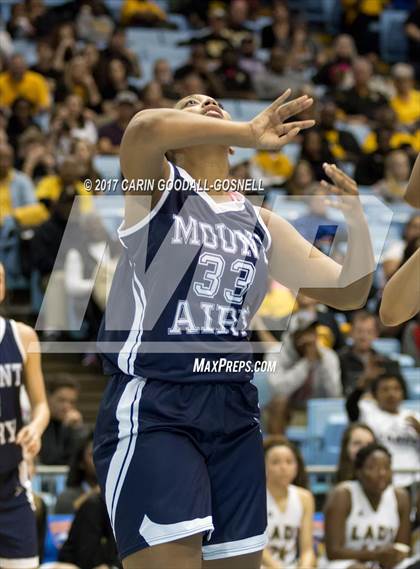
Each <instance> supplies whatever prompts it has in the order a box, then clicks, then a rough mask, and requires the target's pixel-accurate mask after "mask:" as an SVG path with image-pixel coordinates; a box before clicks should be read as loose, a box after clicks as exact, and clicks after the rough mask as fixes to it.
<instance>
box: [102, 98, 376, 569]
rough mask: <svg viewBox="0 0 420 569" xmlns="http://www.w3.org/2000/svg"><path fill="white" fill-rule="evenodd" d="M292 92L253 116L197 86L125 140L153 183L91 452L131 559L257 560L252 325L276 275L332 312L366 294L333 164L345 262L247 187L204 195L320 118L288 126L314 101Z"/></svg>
mask: <svg viewBox="0 0 420 569" xmlns="http://www.w3.org/2000/svg"><path fill="white" fill-rule="evenodd" d="M289 94H290V91H289V90H288V91H287V92H285V93H284V95H282V96H281V97H279V99H277V100H276V101H275V102H274V103H273V104H272V105H270V106H269V107H268V108H267V109H266V110H265V111H264V112H262V113H261V114H259V115H258V116H257V117H256V118H255V119H253V120H252V121H250V122H247V123H239V122H233V121H231V120H230V117H229V115H228V113H226V112H225V111H224V110H223V109H222V107H221V106H220V105H219V104H218V103H217V102H216V101H215V100H214V99H212V98H210V97H208V96H204V95H192V96H188V97H186V98H184V99H182V100H181V101H179V102H178V103H177V104H176V107H175V109H156V110H147V111H143V112H140V113H138V114H137V115H136V116H135V117H134V118H133V119H132V121H131V123H130V124H129V126H128V127H127V129H126V132H125V134H124V138H123V141H122V144H121V166H122V171H123V173H124V176H125V178H126V179H127V180H128V181H129V182H130V183H131V182H136V181H138V180H149V181H150V180H151V181H152V182H153V183H154V189H153V188H149V190H148V196H149V198H148V204H147V205H145V203H144V202H145V200H144V197H143V196H144V194H142V195H140V194H139V193H137V194H136V195H133V194H131V195H129V194H128V195H126V198H125V199H126V213H125V219H124V222H123V225H122V226H121V227H120V229H119V237H120V240H121V243H122V245H123V253H122V255H121V258H120V261H119V264H118V267H117V270H116V273H115V276H114V280H113V283H112V287H111V291H110V296H109V299H108V305H107V310H106V315H105V318H104V320H103V322H102V325H101V330H100V333H99V344H98V345H99V349H100V350H101V351H102V357H103V362H104V370H105V372H106V373H108V374H110V375H112V379H111V380H110V382H109V384H108V387H107V389H106V392H105V394H104V398H103V401H102V404H101V408H100V410H99V413H98V419H97V426H96V432H95V444H94V460H95V464H96V468H97V473H98V479H99V481H100V485H101V489H102V492H103V496H104V498H105V501H106V504H107V508H108V513H109V516H110V520H111V524H112V527H113V530H114V533H115V536H116V541H117V546H118V550H119V555H120V557H121V559H122V560H123V565H124V567H125V569H162V568H164V567H165V568H171V569H172V568H173V569H177V568H178V569H199V568H201V567H203V568H206V569H207V568H208V569H211V568H215V569H216V568H226V569H228V568H231V569H235V568H238V569H239V568H240V569H257V568H259V567H260V565H261V552H262V550H263V549H264V547H265V545H266V543H267V540H266V535H265V530H266V526H267V515H266V493H265V472H264V455H263V449H262V436H261V431H260V428H259V409H258V400H257V392H256V388H255V387H254V386H253V385H252V384H251V383H250V380H251V379H252V377H253V371H252V366H250V364H251V362H252V350H251V345H250V342H249V322H250V320H251V318H252V317H253V315H254V314H255V312H256V310H257V309H258V306H259V305H260V303H261V302H262V300H263V298H264V296H265V293H266V290H267V279H268V274H269V271H270V272H271V274H272V276H273V277H274V278H275V279H276V280H278V281H280V282H282V283H284V284H285V285H286V286H289V287H290V288H292V289H295V290H298V289H299V288H303V292H304V294H307V295H308V296H312V297H314V298H316V299H317V300H319V301H320V302H324V303H327V304H329V305H332V306H335V307H337V308H340V309H354V308H356V307H359V306H361V305H362V304H363V303H364V302H365V299H366V297H367V295H368V291H369V288H370V284H371V276H370V275H371V273H372V271H373V256H372V251H371V247H370V246H369V243H370V241H369V233H368V229H367V226H366V222H365V220H364V216H363V212H362V209H361V206H360V203H359V201H358V197H357V196H358V194H357V188H356V185H355V183H354V182H353V181H352V180H351V179H350V178H348V177H347V176H346V175H344V174H343V173H341V172H340V171H339V170H338V169H336V168H335V167H333V166H327V165H326V166H325V171H326V173H327V174H328V176H329V177H330V178H331V179H332V180H333V182H334V184H333V185H328V184H327V182H325V184H327V186H328V188H329V189H330V190H331V192H332V193H334V194H339V195H340V196H343V195H344V197H343V198H342V201H343V203H344V202H345V201H346V200H345V197H346V196H350V197H351V198H352V200H351V201H352V204H351V207H349V204H348V203H347V205H346V206H344V205H343V212H344V215H345V216H346V219H347V221H348V235H349V247H348V252H347V254H346V257H345V259H344V262H343V265H342V266H341V265H339V264H337V263H335V262H334V261H333V260H331V259H330V258H328V257H327V256H325V255H324V254H322V253H321V252H319V251H318V250H316V249H314V248H313V247H312V245H311V244H309V243H308V242H307V241H305V240H304V239H303V238H302V237H301V236H300V235H299V234H298V233H297V232H296V231H295V229H294V228H293V227H292V226H290V225H289V224H288V223H287V222H286V221H284V220H283V219H281V218H280V217H279V216H277V215H274V214H271V213H270V212H268V211H266V210H261V211H259V210H258V209H256V208H254V207H253V206H252V204H251V203H250V201H249V200H248V199H246V198H245V197H244V196H243V195H237V194H235V193H234V194H232V193H230V192H228V193H224V192H223V193H221V192H220V193H218V192H217V191H212V190H211V189H210V191H208V192H206V191H203V185H204V183H205V184H206V186H207V188H211V186H212V185H214V184H216V183H217V180H220V179H223V180H226V179H228V177H229V163H228V155H229V152H230V147H231V146H241V147H252V148H256V149H274V150H276V149H279V148H281V147H282V146H283V145H285V144H287V143H288V142H290V141H291V140H293V138H294V137H295V136H296V135H297V134H298V132H299V130H300V129H302V128H309V127H311V126H312V125H313V124H314V121H311V120H307V121H292V122H288V123H285V122H284V121H285V120H286V119H288V118H290V117H292V116H294V115H296V114H298V113H300V112H301V111H303V110H305V109H307V108H309V107H310V106H311V104H312V99H310V98H308V97H306V96H304V97H300V98H299V99H296V100H292V101H290V102H286V100H287V99H288V97H289ZM169 152H170V154H171V161H169V160H168V159H167V157H166V154H167V153H169ZM197 180H201V181H202V183H201V186H200V185H199V184H197ZM162 181H163V182H165V184H166V187H165V189H164V191H159V190H158V187H159V184H160V182H162ZM177 183H185V184H186V186H187V187H186V189H184V191H177V190H176V189H175V187H177ZM171 188H172V189H171ZM232 197H234V199H232ZM355 274H357V275H360V278H357V279H353V280H355V282H352V279H351V276H352V275H355ZM305 279H306V280H305ZM303 283H308V287H306V288H304V287H303ZM197 361H198V365H197ZM222 365H223V368H221V366H222Z"/></svg>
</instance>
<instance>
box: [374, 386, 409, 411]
mask: <svg viewBox="0 0 420 569" xmlns="http://www.w3.org/2000/svg"><path fill="white" fill-rule="evenodd" d="M375 398H376V401H377V402H378V406H379V407H380V409H383V410H384V411H388V413H396V412H397V411H398V407H399V406H400V404H401V401H402V400H403V399H404V392H403V390H402V388H401V385H400V383H399V381H397V380H396V379H393V378H392V377H390V378H389V379H384V380H382V381H381V382H380V384H379V385H378V389H377V391H376V394H375Z"/></svg>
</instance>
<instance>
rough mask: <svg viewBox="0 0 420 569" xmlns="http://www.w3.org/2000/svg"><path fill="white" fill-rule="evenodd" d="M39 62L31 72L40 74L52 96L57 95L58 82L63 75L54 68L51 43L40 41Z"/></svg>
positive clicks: (37, 47)
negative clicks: (46, 82)
mask: <svg viewBox="0 0 420 569" xmlns="http://www.w3.org/2000/svg"><path fill="white" fill-rule="evenodd" d="M36 53H37V61H36V63H35V64H34V65H32V67H31V71H34V72H35V73H39V74H40V75H42V76H43V77H44V78H45V79H46V80H47V81H48V85H49V88H50V92H51V93H52V94H54V93H55V88H56V85H57V82H58V81H59V80H60V78H61V73H60V71H58V70H57V69H56V68H55V67H54V50H53V48H52V46H51V45H50V43H48V42H47V41H45V40H39V41H38V42H37V44H36Z"/></svg>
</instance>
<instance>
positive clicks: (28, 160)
mask: <svg viewBox="0 0 420 569" xmlns="http://www.w3.org/2000/svg"><path fill="white" fill-rule="evenodd" d="M15 163H16V165H17V167H18V169H19V170H22V172H23V173H24V174H26V175H27V176H28V177H29V178H30V179H31V180H33V181H34V182H35V183H38V182H39V180H40V179H41V178H43V177H44V176H51V175H53V174H54V173H55V171H56V161H55V155H54V149H53V148H52V145H51V144H50V143H49V142H48V139H47V136H46V135H45V134H44V133H42V132H41V131H40V130H39V128H38V127H35V128H29V129H27V130H26V131H25V132H24V133H23V134H22V135H21V136H20V137H19V142H18V155H17V159H16V161H15Z"/></svg>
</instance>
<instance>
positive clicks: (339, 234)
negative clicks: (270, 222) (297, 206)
mask: <svg viewBox="0 0 420 569" xmlns="http://www.w3.org/2000/svg"><path fill="white" fill-rule="evenodd" d="M305 193H306V195H307V196H308V197H307V204H308V212H307V213H305V214H304V215H301V216H300V217H298V218H297V219H295V220H294V221H293V225H294V227H295V229H297V230H298V231H299V233H300V234H301V235H303V237H304V238H305V239H306V240H307V241H309V242H310V243H313V244H314V245H315V247H317V248H318V249H320V250H321V251H323V253H325V254H326V255H330V256H334V255H333V252H332V251H331V248H332V245H333V242H334V245H335V246H337V245H338V244H339V243H341V242H343V241H345V239H346V232H345V230H344V229H343V227H340V226H339V225H338V224H337V222H336V221H333V220H332V219H331V218H330V217H329V215H328V209H327V208H328V206H327V201H326V195H325V190H324V189H323V187H322V186H320V185H319V184H316V183H315V184H313V185H312V186H309V188H307V190H306V192H305ZM334 253H336V251H334Z"/></svg>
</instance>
